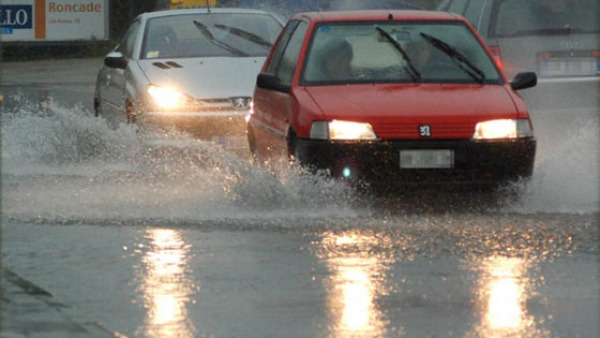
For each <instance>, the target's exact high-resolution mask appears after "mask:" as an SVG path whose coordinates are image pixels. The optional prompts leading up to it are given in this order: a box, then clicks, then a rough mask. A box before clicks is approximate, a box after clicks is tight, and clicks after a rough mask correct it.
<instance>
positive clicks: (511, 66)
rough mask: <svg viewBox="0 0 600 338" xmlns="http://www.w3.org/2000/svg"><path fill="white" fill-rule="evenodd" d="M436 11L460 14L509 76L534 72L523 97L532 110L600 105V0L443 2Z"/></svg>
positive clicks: (469, 0)
mask: <svg viewBox="0 0 600 338" xmlns="http://www.w3.org/2000/svg"><path fill="white" fill-rule="evenodd" d="M438 10H444V11H450V12H454V13H458V14H460V15H463V16H464V17H466V18H467V20H469V21H470V22H471V23H472V24H473V26H474V27H475V28H476V29H477V31H478V32H479V33H480V35H481V36H482V37H483V38H484V40H485V41H486V43H487V44H488V45H489V46H490V48H491V50H492V52H493V53H494V54H495V55H496V57H497V60H498V62H499V63H501V65H502V67H503V68H504V70H505V72H506V73H507V75H508V77H509V78H511V77H513V76H514V75H515V74H517V73H519V72H521V71H524V70H534V69H535V70H537V75H538V86H537V87H536V88H534V89H531V90H529V91H524V92H523V95H524V96H525V98H526V99H527V101H528V106H529V107H530V108H533V109H553V110H557V109H561V110H562V109H569V110H573V109H575V110H576V109H586V110H590V109H591V110H596V111H597V110H598V109H599V107H600V20H599V18H600V1H598V0H552V1H548V0H526V1H524V0H478V1H471V0H447V1H445V2H443V3H442V4H441V5H440V7H438Z"/></svg>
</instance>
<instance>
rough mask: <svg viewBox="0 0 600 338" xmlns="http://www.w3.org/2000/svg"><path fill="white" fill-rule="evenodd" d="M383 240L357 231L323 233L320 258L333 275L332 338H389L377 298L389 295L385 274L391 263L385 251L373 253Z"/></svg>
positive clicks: (331, 279)
mask: <svg viewBox="0 0 600 338" xmlns="http://www.w3.org/2000/svg"><path fill="white" fill-rule="evenodd" d="M381 240H382V239H381V238H379V239H378V238H376V237H375V236H373V235H372V234H365V233H360V232H357V231H349V232H345V233H342V234H335V233H332V232H327V233H324V234H323V237H322V241H321V242H320V243H319V245H320V246H321V247H320V248H319V250H318V256H319V259H321V260H323V261H324V262H325V264H326V265H327V267H328V268H329V270H330V272H331V276H330V277H329V280H328V281H327V283H328V284H329V292H328V295H327V297H328V299H327V306H328V310H329V314H330V316H331V319H330V320H331V324H330V328H329V330H328V331H329V334H330V336H331V337H361V336H362V337H377V336H386V335H387V333H386V327H387V326H388V325H387V323H388V321H387V319H386V316H385V314H384V313H383V311H382V309H381V308H380V307H379V306H378V305H377V298H378V297H380V296H382V295H385V294H387V293H388V292H389V290H387V288H386V284H385V281H386V277H385V273H386V271H387V270H388V269H389V267H388V265H389V264H391V263H392V261H391V259H390V258H389V257H388V256H387V255H386V254H384V252H386V251H379V250H372V249H373V248H374V247H375V246H379V245H381ZM388 254H389V252H388Z"/></svg>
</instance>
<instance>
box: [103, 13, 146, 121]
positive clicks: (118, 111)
mask: <svg viewBox="0 0 600 338" xmlns="http://www.w3.org/2000/svg"><path fill="white" fill-rule="evenodd" d="M140 25H141V24H140V22H139V20H138V21H135V22H133V23H132V25H131V26H130V28H129V29H128V30H127V33H125V35H124V37H123V39H122V41H121V44H119V46H118V47H117V49H115V51H114V52H119V53H121V54H123V57H124V58H125V59H126V60H130V59H131V58H132V57H133V48H134V45H135V41H136V40H137V37H138V33H139V32H140ZM104 68H105V69H104V79H102V80H101V81H104V86H103V87H104V91H103V92H102V93H101V97H100V99H101V100H102V113H103V115H104V117H105V118H106V119H107V120H109V121H111V122H113V123H120V122H125V121H126V114H125V101H126V95H125V86H126V77H125V69H121V68H116V67H109V66H106V65H105V66H104Z"/></svg>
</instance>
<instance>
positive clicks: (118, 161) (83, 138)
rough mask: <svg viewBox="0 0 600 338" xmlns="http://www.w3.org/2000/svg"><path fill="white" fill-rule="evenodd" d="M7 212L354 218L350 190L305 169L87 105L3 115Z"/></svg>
mask: <svg viewBox="0 0 600 338" xmlns="http://www.w3.org/2000/svg"><path fill="white" fill-rule="evenodd" d="M2 135H3V140H2V141H3V148H2V170H3V171H2V181H3V182H2V183H3V188H2V198H3V214H2V216H3V217H4V218H9V219H20V220H34V219H41V220H44V221H57V222H78V221H85V222H99V223H106V222H118V223H124V222H126V223H131V222H135V221H139V222H142V223H149V222H152V221H153V220H154V221H156V222H163V221H168V222H173V221H180V222H192V223H193V222H203V221H213V220H227V219H234V220H235V219H269V218H286V219H289V218H307V217H355V216H356V215H357V211H355V209H354V208H353V207H352V205H353V204H354V202H355V195H354V193H353V191H352V190H351V189H350V188H348V187H346V186H344V185H343V184H340V183H339V182H335V181H332V180H331V179H328V178H327V177H325V176H320V175H313V174H309V173H306V172H303V171H302V170H301V169H292V170H286V171H284V172H274V171H271V170H268V169H266V168H263V167H262V166H258V165H255V164H253V163H251V162H250V161H249V159H248V158H244V157H241V156H237V155H234V154H232V153H230V152H228V151H225V150H224V149H222V148H221V147H219V146H216V145H215V144H213V143H209V142H204V141H201V140H198V139H194V138H192V137H190V136H189V135H187V134H184V133H180V132H177V131H152V130H141V129H138V128H136V127H135V126H131V125H121V126H120V127H119V128H117V129H116V130H113V129H110V128H109V127H107V125H106V123H105V121H104V120H103V119H98V118H95V117H93V116H92V114H91V113H89V112H87V111H84V110H82V109H80V107H72V108H66V107H62V106H60V105H59V104H56V103H54V102H49V103H48V104H47V105H45V106H44V107H42V108H40V107H39V106H36V105H26V104H24V105H22V106H21V107H20V108H19V109H17V110H15V111H13V112H5V113H4V114H3V117H2Z"/></svg>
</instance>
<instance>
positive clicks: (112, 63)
mask: <svg viewBox="0 0 600 338" xmlns="http://www.w3.org/2000/svg"><path fill="white" fill-rule="evenodd" d="M104 64H105V65H106V66H107V67H110V68H119V69H125V67H127V59H125V56H124V55H123V53H121V52H110V53H108V55H106V57H105V58H104Z"/></svg>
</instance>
